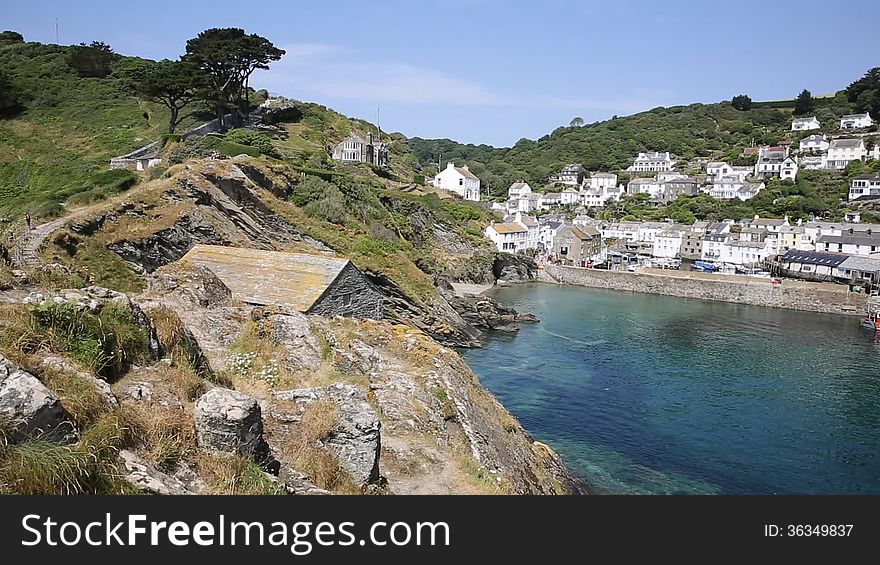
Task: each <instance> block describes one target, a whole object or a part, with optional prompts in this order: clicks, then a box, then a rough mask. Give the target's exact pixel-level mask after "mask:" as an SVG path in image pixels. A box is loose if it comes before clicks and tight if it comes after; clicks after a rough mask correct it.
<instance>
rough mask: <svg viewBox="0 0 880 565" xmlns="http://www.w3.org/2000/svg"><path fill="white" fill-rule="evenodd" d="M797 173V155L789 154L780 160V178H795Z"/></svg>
mask: <svg viewBox="0 0 880 565" xmlns="http://www.w3.org/2000/svg"><path fill="white" fill-rule="evenodd" d="M797 173H798V161H797V157H793V156H791V155H789V156H788V157H786V158H785V160H784V161H782V168H781V169H779V178H780V179H782V180H795V178H797Z"/></svg>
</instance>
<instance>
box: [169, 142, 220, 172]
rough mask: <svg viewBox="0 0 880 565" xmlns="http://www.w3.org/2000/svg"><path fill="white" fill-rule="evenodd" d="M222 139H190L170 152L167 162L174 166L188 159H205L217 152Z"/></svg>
mask: <svg viewBox="0 0 880 565" xmlns="http://www.w3.org/2000/svg"><path fill="white" fill-rule="evenodd" d="M222 139H223V138H222V137H218V136H214V135H205V136H201V137H198V136H193V137H190V138H188V139H187V140H186V141H184V142H183V143H181V144H180V145H178V146H177V148H175V149H174V151H172V152H171V155H169V156H168V162H169V163H170V164H172V165H176V164H178V163H183V162H184V161H187V160H189V159H198V158H202V157H207V156H209V155H210V154H211V153H212V152H213V151H216V150H217V145H219V144H220V141H221V140H222Z"/></svg>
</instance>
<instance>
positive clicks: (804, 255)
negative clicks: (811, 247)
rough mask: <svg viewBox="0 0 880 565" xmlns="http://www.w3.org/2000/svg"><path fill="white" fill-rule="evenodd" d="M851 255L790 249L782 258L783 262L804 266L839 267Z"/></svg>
mask: <svg viewBox="0 0 880 565" xmlns="http://www.w3.org/2000/svg"><path fill="white" fill-rule="evenodd" d="M848 258H849V255H844V254H842V253H823V252H821V251H801V250H799V249H789V250H788V251H786V252H785V255H783V256H782V260H783V261H787V262H790V263H802V264H804V265H824V266H826V267H837V266H839V265H840V264H841V263H843V262H844V261H845V260H846V259H848Z"/></svg>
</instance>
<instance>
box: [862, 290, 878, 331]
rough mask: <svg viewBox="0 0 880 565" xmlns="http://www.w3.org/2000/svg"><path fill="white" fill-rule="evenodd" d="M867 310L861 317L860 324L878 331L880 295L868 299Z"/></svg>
mask: <svg viewBox="0 0 880 565" xmlns="http://www.w3.org/2000/svg"><path fill="white" fill-rule="evenodd" d="M866 310H867V312H866V315H865V317H864V318H862V326H863V327H865V328H868V329H870V330H874V331H880V296H872V297H870V298H869V299H868V307H867V308H866Z"/></svg>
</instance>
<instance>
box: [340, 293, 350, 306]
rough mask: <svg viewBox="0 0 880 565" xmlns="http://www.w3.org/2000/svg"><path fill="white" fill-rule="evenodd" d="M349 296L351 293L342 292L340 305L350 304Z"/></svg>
mask: <svg viewBox="0 0 880 565" xmlns="http://www.w3.org/2000/svg"><path fill="white" fill-rule="evenodd" d="M351 298H352V293H350V292H346V293H345V294H343V295H342V305H343V306H351Z"/></svg>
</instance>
